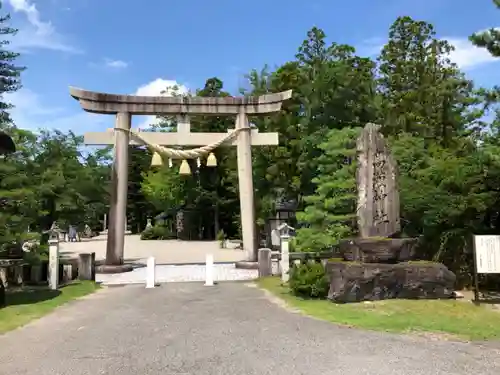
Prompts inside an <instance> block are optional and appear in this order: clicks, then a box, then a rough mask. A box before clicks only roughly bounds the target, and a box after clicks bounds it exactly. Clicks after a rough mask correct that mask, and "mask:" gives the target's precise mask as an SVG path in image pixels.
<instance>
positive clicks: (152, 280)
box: [146, 257, 156, 289]
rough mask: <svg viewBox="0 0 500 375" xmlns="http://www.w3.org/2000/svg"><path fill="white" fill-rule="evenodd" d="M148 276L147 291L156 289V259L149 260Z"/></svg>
mask: <svg viewBox="0 0 500 375" xmlns="http://www.w3.org/2000/svg"><path fill="white" fill-rule="evenodd" d="M146 272H147V276H146V289H150V288H154V287H155V285H156V262H155V258H154V257H149V258H148V266H147V270H146Z"/></svg>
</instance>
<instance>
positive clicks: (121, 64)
mask: <svg viewBox="0 0 500 375" xmlns="http://www.w3.org/2000/svg"><path fill="white" fill-rule="evenodd" d="M104 65H105V66H107V67H108V68H113V69H125V68H126V67H128V62H125V61H123V60H113V59H104Z"/></svg>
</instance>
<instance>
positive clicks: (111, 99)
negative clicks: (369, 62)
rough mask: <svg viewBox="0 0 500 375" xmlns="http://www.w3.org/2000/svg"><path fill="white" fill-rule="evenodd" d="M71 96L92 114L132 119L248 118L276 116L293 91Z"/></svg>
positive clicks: (79, 92)
mask: <svg viewBox="0 0 500 375" xmlns="http://www.w3.org/2000/svg"><path fill="white" fill-rule="evenodd" d="M69 93H70V95H71V96H72V97H73V98H75V99H76V100H78V101H79V102H80V105H81V106H82V108H83V109H84V110H85V111H87V112H91V113H101V114H116V113H119V112H128V113H130V114H135V115H156V114H159V115H161V114H189V113H192V114H200V115H231V114H238V113H239V112H240V110H241V107H244V108H243V109H244V111H245V113H246V114H248V115H254V114H265V113H271V112H277V111H279V110H280V109H281V103H282V102H283V101H284V100H287V99H290V98H291V97H292V90H288V91H283V92H278V93H273V94H267V95H261V96H250V97H224V98H220V97H215V98H212V97H199V96H194V97H180V96H178V97H171V96H137V95H115V94H106V93H101V92H95V91H87V90H82V89H79V88H76V87H71V86H70V88H69Z"/></svg>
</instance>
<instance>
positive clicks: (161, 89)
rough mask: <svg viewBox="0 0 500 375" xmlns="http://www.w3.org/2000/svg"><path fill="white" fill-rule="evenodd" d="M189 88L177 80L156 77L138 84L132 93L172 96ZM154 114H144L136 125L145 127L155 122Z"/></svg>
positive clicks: (187, 90)
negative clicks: (140, 84)
mask: <svg viewBox="0 0 500 375" xmlns="http://www.w3.org/2000/svg"><path fill="white" fill-rule="evenodd" d="M188 92H189V89H188V88H187V87H186V86H184V85H182V84H180V83H178V82H177V81H173V80H169V79H163V78H157V79H155V80H154V81H151V82H149V83H147V84H145V85H142V86H140V87H139V88H138V89H137V90H136V91H135V93H134V94H133V95H139V96H172V94H174V93H177V94H187V93H188ZM157 123H158V119H157V118H156V116H146V118H145V119H144V120H143V121H141V122H140V123H139V125H138V127H139V128H141V129H144V128H147V127H148V126H149V125H150V124H157Z"/></svg>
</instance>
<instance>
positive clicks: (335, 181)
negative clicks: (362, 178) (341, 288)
mask: <svg viewBox="0 0 500 375" xmlns="http://www.w3.org/2000/svg"><path fill="white" fill-rule="evenodd" d="M360 129H361V128H350V127H346V128H343V129H340V130H337V129H334V130H331V131H330V132H329V133H328V137H327V141H326V142H324V143H322V144H321V145H320V146H319V147H320V149H321V150H322V151H323V155H321V156H320V157H319V160H318V162H319V167H318V177H316V178H315V179H314V181H313V182H314V183H315V184H316V186H317V188H316V192H315V194H314V195H310V196H307V197H305V198H304V200H305V202H306V208H305V210H304V212H301V213H298V214H297V218H298V220H299V222H302V223H307V224H308V225H307V227H303V228H301V229H299V230H298V231H297V237H296V238H295V247H296V249H297V250H299V251H324V250H328V248H329V247H331V246H332V245H335V244H337V243H338V242H339V241H340V240H341V239H344V238H346V237H349V236H352V235H354V234H355V233H356V222H355V221H356V200H357V190H356V177H355V176H356V139H357V137H358V135H359V132H360Z"/></svg>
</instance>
